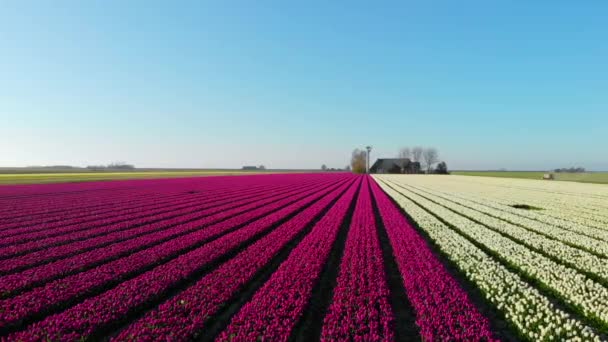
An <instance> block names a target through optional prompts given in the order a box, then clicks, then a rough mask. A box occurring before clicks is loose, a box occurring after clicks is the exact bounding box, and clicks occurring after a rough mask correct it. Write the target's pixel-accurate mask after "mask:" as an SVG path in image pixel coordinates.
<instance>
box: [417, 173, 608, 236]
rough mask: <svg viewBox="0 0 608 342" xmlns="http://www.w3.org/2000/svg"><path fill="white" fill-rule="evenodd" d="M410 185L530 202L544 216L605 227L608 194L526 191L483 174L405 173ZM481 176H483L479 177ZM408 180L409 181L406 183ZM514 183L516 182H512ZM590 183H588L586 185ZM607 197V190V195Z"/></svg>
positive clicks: (568, 185) (564, 184)
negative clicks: (438, 174)
mask: <svg viewBox="0 0 608 342" xmlns="http://www.w3.org/2000/svg"><path fill="white" fill-rule="evenodd" d="M408 178H410V180H409V181H411V184H416V185H424V186H429V187H433V188H434V189H436V190H442V191H443V190H446V189H447V190H448V191H449V192H450V193H454V192H462V193H467V194H475V195H476V196H479V197H481V198H484V199H493V200H495V201H499V202H501V203H502V204H503V205H512V204H520V203H525V204H531V205H534V206H537V207H541V208H544V209H545V210H543V211H542V213H543V215H544V214H546V215H549V216H552V217H555V218H561V219H564V220H566V221H573V222H576V223H579V224H583V225H588V226H591V227H595V228H600V229H608V209H607V208H608V197H603V198H593V197H590V196H588V195H587V194H586V193H585V192H581V193H580V194H578V195H577V196H573V195H571V194H570V195H565V194H560V193H552V192H544V191H535V190H526V189H522V188H521V187H518V186H514V187H512V188H510V187H509V185H510V183H511V182H516V181H517V180H508V181H507V180H500V179H498V178H494V179H492V178H484V177H464V176H457V177H443V178H441V177H439V176H438V177H433V176H431V177H428V176H426V177H424V176H412V177H410V176H408ZM482 178H483V179H482ZM409 181H408V182H409ZM526 182H527V183H531V184H540V185H542V186H546V185H548V184H550V182H546V181H545V182H543V181H531V180H527V181H526ZM515 184H516V183H515ZM556 184H559V186H560V187H564V188H567V189H570V191H568V193H573V191H576V189H578V187H576V184H575V183H574V185H573V183H568V182H556ZM588 186H589V185H588ZM594 187H598V188H605V189H608V187H607V186H603V185H595V186H594ZM606 195H607V196H608V193H607V194H606Z"/></svg>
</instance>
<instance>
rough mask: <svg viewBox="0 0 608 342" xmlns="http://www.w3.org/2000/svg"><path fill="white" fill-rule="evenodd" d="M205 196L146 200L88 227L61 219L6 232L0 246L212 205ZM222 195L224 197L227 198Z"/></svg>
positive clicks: (106, 216) (89, 223)
mask: <svg viewBox="0 0 608 342" xmlns="http://www.w3.org/2000/svg"><path fill="white" fill-rule="evenodd" d="M211 194H214V193H211ZM215 194H217V193H215ZM220 194H221V193H220ZM209 195H210V194H209V193H206V194H205V195H201V194H194V195H192V196H185V195H183V196H181V197H180V198H177V199H174V198H171V199H169V200H168V201H166V202H161V201H158V200H155V199H153V200H150V202H148V203H144V205H145V207H143V208H136V209H126V210H120V209H117V208H115V209H114V210H113V211H111V212H109V213H106V214H103V215H99V216H96V217H95V219H94V220H93V221H90V220H89V222H88V223H82V222H80V220H78V219H77V220H70V219H65V220H64V221H62V222H56V223H54V224H49V225H46V224H43V225H42V226H32V227H25V228H18V231H10V232H6V234H3V237H2V238H0V246H6V245H14V244H18V243H25V242H28V241H31V240H38V239H46V238H52V237H58V236H67V235H68V234H73V233H78V232H83V231H90V230H92V229H95V228H99V227H102V226H107V225H110V224H115V223H122V222H125V221H128V220H136V219H141V218H148V219H152V218H153V217H154V216H155V215H162V214H167V213H172V212H174V211H177V210H182V209H183V210H188V209H190V208H196V207H197V206H199V205H201V204H206V203H208V202H212V201H213V198H210V197H209ZM222 195H223V196H226V195H229V194H222Z"/></svg>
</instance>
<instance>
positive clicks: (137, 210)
mask: <svg viewBox="0 0 608 342" xmlns="http://www.w3.org/2000/svg"><path fill="white" fill-rule="evenodd" d="M215 191H221V190H211V189H208V190H206V191H205V192H204V193H195V194H192V195H186V194H184V193H182V194H173V195H168V194H166V195H162V196H147V197H146V198H143V199H141V200H138V201H137V202H130V201H122V200H121V199H120V198H117V199H116V201H115V202H114V203H111V204H108V205H105V206H103V207H102V208H99V209H97V210H86V209H85V210H83V209H80V208H78V209H76V210H74V211H72V212H70V211H66V212H63V213H58V214H57V215H55V216H48V217H46V218H44V220H40V219H38V220H37V221H30V222H27V223H25V224H20V226H19V227H16V228H12V229H5V230H4V236H13V235H18V234H23V233H33V232H39V231H45V230H48V231H53V232H54V231H55V230H56V228H62V227H66V226H70V225H75V224H78V225H79V226H80V227H82V228H89V227H93V226H95V224H96V223H97V220H98V219H99V218H107V217H108V216H120V215H128V214H141V213H142V211H144V210H152V209H157V208H158V209H162V208H165V207H170V206H173V205H176V204H181V203H188V202H192V201H195V200H200V199H204V198H207V195H208V193H209V192H215Z"/></svg>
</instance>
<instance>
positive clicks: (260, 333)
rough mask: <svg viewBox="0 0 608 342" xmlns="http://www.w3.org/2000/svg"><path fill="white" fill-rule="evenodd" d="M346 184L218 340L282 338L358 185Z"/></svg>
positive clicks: (306, 299)
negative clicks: (343, 192) (323, 214)
mask: <svg viewBox="0 0 608 342" xmlns="http://www.w3.org/2000/svg"><path fill="white" fill-rule="evenodd" d="M359 183H360V180H358V181H357V183H356V184H354V185H353V186H351V187H350V189H349V190H348V192H347V193H346V194H345V195H344V196H342V197H341V198H340V199H339V200H338V201H337V202H336V204H335V205H333V206H332V207H331V209H330V210H329V211H328V212H327V214H326V215H325V216H323V218H322V219H321V220H320V221H319V222H317V223H316V224H315V226H314V227H313V229H312V231H311V232H310V234H308V235H307V236H306V237H305V238H304V239H303V240H302V242H300V243H299V244H298V246H297V247H296V248H294V250H293V251H292V252H291V253H290V254H289V257H288V258H287V260H285V261H284V262H283V263H282V264H281V265H280V267H279V268H278V269H277V270H276V271H275V272H274V273H273V274H272V276H271V277H270V279H269V280H268V281H267V282H266V283H264V285H263V286H262V287H261V288H260V289H259V290H258V291H257V292H256V293H255V295H254V296H253V298H251V300H250V301H248V302H247V303H246V304H245V305H244V306H243V307H242V308H241V309H240V311H239V312H238V313H237V314H236V315H235V316H234V317H233V318H232V320H231V321H230V324H229V325H228V326H227V328H226V329H225V330H224V331H223V332H222V333H221V335H220V337H219V339H220V340H228V339H232V340H233V341H253V340H256V339H259V338H261V339H263V340H270V341H279V340H282V341H286V340H288V339H289V337H290V335H291V334H292V331H293V328H294V326H295V325H296V323H297V322H298V320H299V319H300V318H301V317H302V315H303V313H304V310H306V309H307V307H308V306H309V305H311V303H310V298H311V295H312V291H313V288H314V286H315V285H316V284H317V283H318V282H319V280H320V276H321V271H322V270H323V267H324V265H325V263H326V262H327V260H328V258H329V255H330V253H331V251H332V248H333V247H334V243H335V242H336V238H337V236H338V232H339V230H340V227H341V225H342V223H343V221H344V217H345V215H346V213H347V211H348V209H349V207H350V205H351V203H352V201H353V198H354V195H355V193H356V191H357V189H358V188H359Z"/></svg>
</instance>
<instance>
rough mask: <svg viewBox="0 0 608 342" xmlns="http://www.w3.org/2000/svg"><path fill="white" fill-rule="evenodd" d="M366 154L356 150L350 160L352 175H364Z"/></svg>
mask: <svg viewBox="0 0 608 342" xmlns="http://www.w3.org/2000/svg"><path fill="white" fill-rule="evenodd" d="M366 157H367V152H366V151H365V150H360V149H358V148H356V149H355V150H354V151H353V153H352V156H351V159H350V167H351V169H352V171H353V172H354V173H365V165H366V164H365V162H366Z"/></svg>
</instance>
